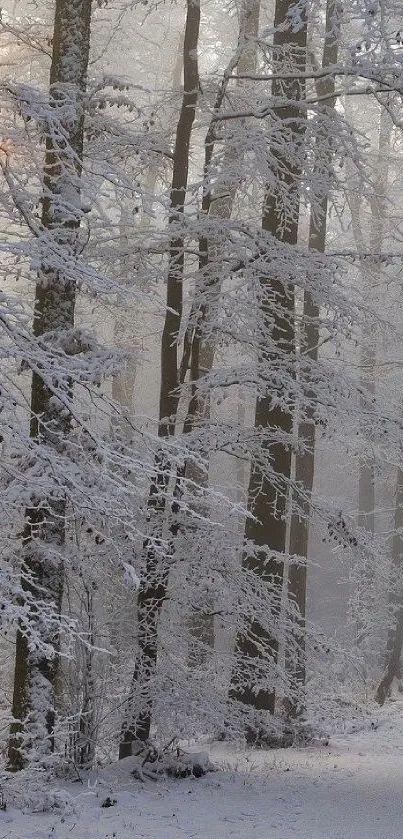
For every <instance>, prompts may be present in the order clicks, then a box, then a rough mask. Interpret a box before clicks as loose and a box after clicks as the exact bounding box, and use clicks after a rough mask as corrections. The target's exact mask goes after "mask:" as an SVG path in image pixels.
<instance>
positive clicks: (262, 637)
mask: <svg viewBox="0 0 403 839" xmlns="http://www.w3.org/2000/svg"><path fill="white" fill-rule="evenodd" d="M293 8H294V11H295V8H296V7H295V5H294V4H293V3H290V0H277V2H276V6H275V18H274V26H275V32H274V37H273V69H274V72H275V73H276V74H278V75H280V74H281V73H282V72H285V71H286V72H287V73H288V74H289V75H294V76H296V78H293V79H292V80H290V79H285V78H284V79H282V80H280V79H279V80H274V81H273V83H272V95H273V99H274V102H275V105H274V108H273V111H274V115H275V117H276V119H277V120H279V121H281V123H282V125H283V126H284V127H285V126H287V128H288V131H289V132H290V137H291V138H292V139H291V144H292V145H293V146H294V155H292V154H290V155H289V154H287V150H286V149H285V150H284V151H281V153H280V152H278V151H275V150H274V149H271V159H272V161H273V164H272V165H274V166H275V168H276V169H277V170H278V172H281V188H283V189H284V188H285V194H286V202H287V206H286V207H285V205H284V204H283V201H282V196H284V192H283V193H280V194H275V192H274V191H273V189H272V188H271V187H270V186H268V187H267V192H266V197H265V201H264V206H263V217H262V229H263V231H264V232H265V233H267V234H269V235H271V236H273V237H274V238H276V239H277V240H278V241H279V242H283V243H286V244H287V245H295V244H296V242H297V237H298V220H299V200H300V199H299V177H300V174H301V163H300V162H297V157H298V155H296V149H299V156H301V157H302V146H303V143H304V135H305V117H304V116H303V115H302V114H301V111H300V109H299V107H298V105H297V104H296V103H297V101H298V100H300V99H302V98H303V97H304V82H303V79H302V78H298V74H299V73H301V74H303V73H304V70H305V67H306V43H307V16H306V6H305V3H304V4H302V6H301V4H300V6H299V9H298V18H299V20H298V23H294V25H291V22H290V19H291V18H292V9H293ZM291 69H292V71H293V72H291ZM277 103H281V104H277ZM260 284H261V300H262V302H261V308H262V315H263V321H264V326H265V328H266V329H267V334H268V336H269V335H270V339H271V342H272V343H273V345H274V346H275V347H276V351H275V353H269V352H266V351H265V350H264V349H263V348H262V349H261V354H260V358H259V366H260V367H261V368H262V370H263V375H265V370H266V371H268V370H270V369H271V368H273V367H278V369H279V371H280V370H281V368H282V367H283V365H284V363H285V362H286V363H287V366H288V369H291V370H292V369H293V367H294V363H295V362H294V359H295V332H294V290H293V287H292V285H291V284H287V283H286V282H283V281H282V280H280V279H276V278H275V277H267V276H262V277H261V280H260ZM266 375H267V373H266ZM279 403H280V400H278V401H276V399H274V398H273V394H272V393H270V392H267V393H265V394H263V395H259V396H258V398H257V401H256V409H255V428H256V430H257V431H260V432H263V442H262V447H263V455H264V458H265V462H264V463H263V462H262V461H259V460H258V459H255V458H252V465H251V475H250V481H249V489H248V509H249V511H250V512H251V513H252V514H253V518H252V517H249V518H247V520H246V525H245V543H246V545H248V543H252V544H253V545H254V546H255V550H254V551H253V552H249V550H248V549H247V548H246V550H245V553H244V556H243V560H242V568H243V570H244V572H245V573H246V574H249V575H256V576H257V577H258V578H259V579H260V580H261V581H262V582H263V583H264V584H265V585H266V586H267V588H268V589H269V590H270V591H271V596H272V605H271V609H270V611H271V615H272V622H273V626H274V625H275V624H276V622H277V620H278V617H279V613H280V607H281V606H280V604H281V592H282V585H283V573H284V565H283V562H282V561H281V560H280V559H279V557H281V555H284V554H285V547H286V531H287V523H286V502H287V492H288V485H289V479H290V471H291V445H292V428H293V420H292V408H291V407H290V408H289V409H284V408H283V407H282V406H281V404H279ZM274 431H278V432H279V437H280V438H281V442H280V441H279V442H274V443H273V442H269V438H270V437H271V436H272V435H273V432H274ZM272 476H273V477H272ZM260 549H261V550H260ZM268 608H269V606H268V604H266V609H268ZM264 609H265V604H263V603H262V610H264ZM262 613H263V611H262ZM278 642H279V641H278V637H277V635H276V633H275V631H271V630H270V631H268V630H267V628H266V627H265V626H264V625H263V622H262V620H261V619H260V616H259V615H256V617H254V618H253V619H247V620H246V621H245V622H244V625H243V626H242V628H241V629H240V631H239V632H238V635H237V638H236V645H235V666H234V670H233V674H232V684H231V689H230V697H231V699H233V700H236V701H238V702H240V703H241V704H242V705H246V706H249V707H250V708H251V709H253V710H254V711H257V712H268V713H270V714H273V713H274V710H275V689H274V686H273V687H272V686H268V683H270V682H271V681H273V680H272V679H271V678H270V676H269V678H263V679H262V674H261V672H260V670H261V664H262V662H263V661H264V662H265V668H266V671H267V668H270V667H271V665H274V666H275V665H276V663H277V656H278ZM260 720H261V723H257V727H255V726H254V725H253V724H251V725H249V723H246V726H245V735H246V739H247V741H248V742H255V743H256V742H262V743H263V742H264V741H265V737H266V736H267V731H266V730H265V714H264V713H263V715H260Z"/></svg>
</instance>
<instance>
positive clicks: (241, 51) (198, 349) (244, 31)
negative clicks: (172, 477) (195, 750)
mask: <svg viewBox="0 0 403 839" xmlns="http://www.w3.org/2000/svg"><path fill="white" fill-rule="evenodd" d="M259 13H260V0H246V2H245V7H244V8H243V9H242V12H241V16H240V24H239V37H238V47H237V54H236V57H235V58H234V60H233V62H232V64H233V69H234V70H235V69H236V71H237V73H238V74H239V75H242V74H243V73H253V72H255V70H256V52H257V51H256V40H257V36H258V31H259ZM241 84H242V83H241ZM238 85H239V82H238V83H237V86H238ZM214 126H215V122H213V124H212V125H210V127H209V130H208V132H207V136H206V139H205V172H204V176H205V184H204V189H205V192H204V197H203V206H202V211H203V214H204V215H205V216H208V218H209V219H212V220H217V221H218V220H220V221H224V220H225V219H229V218H230V217H231V213H232V207H233V203H234V199H235V195H236V191H237V184H236V181H235V180H234V177H235V176H234V173H235V172H236V171H237V169H239V168H240V164H241V162H242V161H241V160H240V152H239V149H238V147H237V145H236V142H235V141H234V140H233V139H231V140H228V139H226V140H225V141H224V142H225V146H224V156H223V164H222V177H221V186H220V187H219V188H218V189H217V190H216V191H215V192H214V193H212V191H211V186H210V183H209V177H210V175H211V173H210V163H211V159H212V155H213V147H214V144H215V129H214ZM212 131H213V136H212ZM242 157H243V153H242ZM222 251H223V246H222V241H220V238H219V234H218V235H217V236H215V237H213V236H211V237H209V238H208V239H207V238H206V237H201V239H200V263H199V265H200V275H201V285H202V288H198V289H196V295H195V296H196V298H197V296H198V295H200V293H202V292H203V291H205V290H207V288H208V291H209V292H210V293H211V292H213V298H214V299H213V300H212V301H211V302H210V305H209V303H208V302H207V301H206V302H205V303H203V304H202V311H201V313H200V317H199V321H198V324H197V326H196V328H195V331H194V335H193V341H192V347H191V358H190V376H191V382H192V390H193V395H192V399H191V401H190V405H189V411H188V417H187V421H186V427H187V428H188V429H189V430H190V429H191V428H193V427H195V426H197V425H198V424H201V425H202V426H203V427H205V426H206V424H207V423H208V422H209V420H210V409H211V393H210V390H207V392H205V393H203V394H200V392H199V390H198V384H197V383H198V382H199V381H200V379H204V377H205V376H208V374H209V373H211V370H212V368H213V363H214V356H215V349H216V347H215V341H214V338H213V337H208V338H207V337H206V333H207V331H208V326H209V324H210V322H211V321H212V320H213V318H214V311H215V304H216V303H217V301H218V300H219V297H220V292H221V286H222V271H221V267H220V256H222ZM186 477H187V478H188V479H189V480H190V481H192V482H193V483H194V484H195V486H197V487H200V488H201V489H202V490H203V489H207V486H208V469H201V468H198V467H197V465H196V464H194V463H190V464H187V466H186ZM195 503H196V504H197V505H198V512H199V514H201V515H202V516H203V515H204V516H205V515H206V513H207V510H206V509H205V508H204V509H202V507H201V505H200V502H195ZM199 582H200V581H198V585H199ZM213 588H214V587H213V585H212V584H211V582H209V579H208V577H206V579H205V581H204V585H203V591H202V597H200V598H199V602H198V603H196V604H195V603H191V608H192V609H193V610H194V611H193V613H191V616H190V619H189V629H190V635H191V640H190V649H189V664H190V665H191V666H196V665H202V664H203V663H204V662H205V660H206V655H207V651H208V649H209V648H210V649H212V648H213V646H214V615H213V613H214V593H213Z"/></svg>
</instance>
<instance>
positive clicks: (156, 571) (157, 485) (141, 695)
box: [119, 0, 200, 758]
mask: <svg viewBox="0 0 403 839" xmlns="http://www.w3.org/2000/svg"><path fill="white" fill-rule="evenodd" d="M199 26H200V4H199V2H198V0H188V4H187V16H186V25H185V37H184V45H183V72H184V91H183V99H182V106H181V111H180V115H179V120H178V125H177V130H176V139H175V148H174V164H173V173H172V186H171V196H170V216H169V225H170V228H171V239H170V250H169V266H168V278H167V301H166V313H165V321H164V328H163V333H162V340H161V386H160V405H159V425H158V436H159V437H160V438H161V439H167V438H169V437H172V436H173V435H174V433H175V423H176V415H177V410H178V404H179V386H180V370H179V365H178V340H179V338H178V336H179V329H180V325H181V320H182V303H183V288H182V286H183V271H184V233H183V214H184V209H185V198H186V190H187V182H188V170H189V148H190V138H191V132H192V127H193V122H194V119H195V115H196V106H197V100H198V92H199V75H198V61H197V49H198V40H199ZM155 469H156V477H155V481H154V482H153V484H152V485H151V487H150V494H149V500H148V516H149V525H150V536H149V537H148V538H147V539H146V540H145V543H144V563H145V569H144V575H143V581H142V584H141V586H140V591H139V596H138V627H139V629H138V644H139V652H138V657H137V662H136V667H135V671H134V674H133V681H132V688H131V696H130V699H129V713H128V715H127V718H126V720H125V722H124V725H123V729H122V739H121V743H120V747H119V758H124V757H127V756H128V755H130V754H131V753H132V747H133V742H134V741H136V740H141V741H144V740H147V739H148V737H149V735H150V726H151V715H152V704H153V703H152V681H153V678H154V675H155V671H156V665H157V652H158V621H159V616H160V612H161V608H162V605H163V602H164V600H165V597H166V590H167V583H168V570H169V569H168V559H167V556H166V546H165V549H164V540H163V528H164V513H165V508H166V497H167V491H168V485H169V480H170V476H171V471H172V469H171V463H170V461H169V457H168V455H167V453H166V450H165V449H164V448H162V447H161V449H160V451H159V453H158V454H157V457H156V464H155Z"/></svg>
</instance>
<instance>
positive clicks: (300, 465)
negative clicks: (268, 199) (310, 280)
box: [285, 0, 342, 718]
mask: <svg viewBox="0 0 403 839" xmlns="http://www.w3.org/2000/svg"><path fill="white" fill-rule="evenodd" d="M341 16H342V8H341V4H340V0H328V2H327V6H326V24H325V43H324V47H323V55H322V69H325V68H329V76H328V77H325V78H322V79H321V80H318V81H317V85H316V87H317V95H318V99H319V98H323V99H325V97H326V110H327V111H328V112H329V114H330V113H331V111H332V110H333V109H334V106H335V102H336V100H335V98H333V94H334V91H335V79H334V76H333V75H332V70H331V68H332V67H333V66H334V65H336V64H337V58H338V46H339V36H340V25H341ZM319 154H320V150H319V149H317V150H316V156H318V155H319ZM323 164H325V166H326V168H327V169H328V170H330V168H331V165H332V153H331V152H330V151H329V152H328V153H327V159H326V160H325V161H323V152H322V153H321V155H320V160H319V161H316V162H315V163H314V171H315V172H318V169H319V165H322V166H323ZM327 210H328V194H327V192H326V193H325V194H323V195H322V196H321V198H320V200H319V201H318V204H317V206H315V207H312V208H311V214H310V222H309V241H308V247H309V249H310V250H314V251H317V252H319V253H324V252H325V249H326V230H327ZM319 314H320V311H319V304H318V303H317V302H316V300H315V297H314V295H312V293H311V292H310V291H309V290H308V289H306V290H305V291H304V301H303V318H302V334H301V353H300V356H301V357H300V363H299V377H300V380H301V384H302V386H303V388H304V391H305V394H304V403H305V404H304V406H303V414H304V416H303V419H300V420H299V422H298V446H297V453H296V455H295V483H296V486H297V487H298V490H297V492H298V496H297V499H296V501H297V505H298V509H297V510H294V511H293V512H292V515H291V524H290V545H289V551H290V557H291V564H290V567H289V573H288V597H289V599H290V601H292V603H293V604H294V605H295V606H296V609H297V616H296V617H295V616H293V618H292V620H293V621H294V626H295V628H294V632H293V633H292V635H293V642H294V644H295V646H294V649H293V650H290V651H289V654H288V656H287V652H286V659H288V661H287V663H288V670H289V677H290V679H291V693H290V696H289V697H287V699H286V702H285V708H286V713H287V715H288V716H289V717H291V718H295V717H297V716H299V715H300V714H301V713H303V710H304V696H303V689H304V684H305V613H306V585H307V565H306V562H307V558H308V540H309V526H310V514H311V497H312V489H313V480H314V469H315V436H316V427H315V395H314V392H313V390H312V388H311V387H310V383H311V381H312V374H313V372H314V365H315V363H316V362H317V360H318V341H319Z"/></svg>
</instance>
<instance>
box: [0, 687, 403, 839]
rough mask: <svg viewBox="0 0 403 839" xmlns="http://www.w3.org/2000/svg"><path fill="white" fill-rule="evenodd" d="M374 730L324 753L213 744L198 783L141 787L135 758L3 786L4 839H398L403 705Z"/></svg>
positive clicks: (340, 740)
mask: <svg viewBox="0 0 403 839" xmlns="http://www.w3.org/2000/svg"><path fill="white" fill-rule="evenodd" d="M372 726H373V728H371V726H370V723H369V722H368V724H366V726H365V728H362V730H360V731H355V732H353V733H350V734H344V735H342V736H341V735H338V736H335V737H332V738H331V741H330V743H329V745H328V746H323V745H322V746H310V747H307V748H295V747H293V748H291V749H286V750H280V749H278V750H273V751H254V750H249V751H247V752H245V751H242V750H240V749H237V748H235V747H234V746H229V745H226V744H213V745H212V746H211V748H210V757H211V759H212V761H213V762H215V764H216V765H217V766H219V767H220V768H219V770H218V771H217V772H215V773H212V774H208V775H206V776H205V777H204V778H201V779H199V780H196V779H185V780H171V779H166V780H161V781H158V782H153V781H146V782H145V783H142V782H141V781H138V780H134V778H133V777H132V776H131V774H130V769H131V767H132V765H133V763H132V758H127V759H126V760H124V761H121V762H120V763H116V764H114V765H112V766H110V767H108V768H106V769H102V770H100V771H99V772H97V773H95V772H91V773H87V774H83V783H79V782H76V783H72V782H63V783H61V782H60V781H59V782H52V783H49V782H48V784H46V785H44V784H43V779H41V778H40V776H38V778H37V780H36V781H35V782H34V781H32V779H31V780H28V779H25V781H24V783H22V780H23V779H22V776H20V780H18V779H16V776H13V777H12V778H10V777H9V776H8V778H6V777H4V779H3V782H2V790H3V795H4V798H5V800H6V802H7V809H6V810H5V811H1V812H0V839H230V837H231V839H296V837H299V839H379V837H381V838H382V839H402V837H403V702H402V701H401V700H400V701H397V702H393V703H390V704H389V705H388V706H387V707H386V708H385V709H383V710H381V711H379V710H378V711H374V716H373V718H372ZM107 797H109V798H110V799H111V800H112V801H114V800H115V801H116V803H115V804H114V805H113V806H111V807H109V808H105V807H102V806H101V805H102V803H103V802H105V799H106V798H107ZM44 806H45V807H48V808H49V810H48V812H33V810H35V809H40V808H41V807H44ZM21 808H22V809H21Z"/></svg>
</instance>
